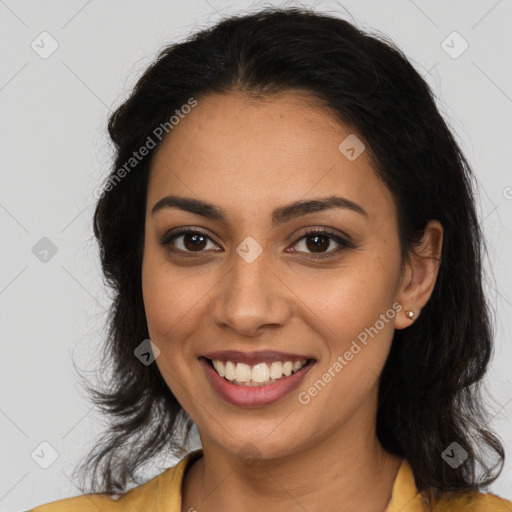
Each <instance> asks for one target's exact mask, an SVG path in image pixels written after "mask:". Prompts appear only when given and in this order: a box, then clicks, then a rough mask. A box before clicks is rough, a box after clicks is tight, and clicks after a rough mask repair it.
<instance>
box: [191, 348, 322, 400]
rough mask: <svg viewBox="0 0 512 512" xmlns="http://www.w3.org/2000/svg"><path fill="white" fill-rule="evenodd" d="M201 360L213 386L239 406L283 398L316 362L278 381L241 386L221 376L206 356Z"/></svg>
mask: <svg viewBox="0 0 512 512" xmlns="http://www.w3.org/2000/svg"><path fill="white" fill-rule="evenodd" d="M199 361H200V363H201V365H202V367H203V369H204V371H205V373H206V377H207V378H208V380H209V381H210V384H211V385H212V388H213V389H214V390H215V391H216V392H217V393H218V394H219V395H220V396H221V398H223V399H224V400H225V401H226V402H229V403H230V404H233V405H237V406H239V407H261V406H264V405H270V404H273V403H275V402H277V401H279V400H282V399H283V398H284V397H286V396H288V395H289V394H290V393H291V392H292V391H293V390H294V389H295V388H296V387H297V386H298V385H299V384H300V382H301V381H302V379H303V378H304V377H305V376H306V374H307V373H308V372H309V370H311V368H312V367H313V365H314V364H315V362H314V361H309V362H308V363H307V364H306V365H305V366H303V367H302V368H301V369H300V370H299V371H298V372H296V373H293V374H292V375H290V376H288V377H281V378H280V379H279V380H278V381H276V382H274V383H272V384H267V385H266V386H240V385H237V384H231V382H229V381H227V380H226V379H225V378H224V377H221V376H220V375H219V374H218V373H217V372H216V371H215V370H214V369H213V368H212V367H211V366H210V363H208V361H207V360H206V359H205V358H203V357H201V358H200V359H199Z"/></svg>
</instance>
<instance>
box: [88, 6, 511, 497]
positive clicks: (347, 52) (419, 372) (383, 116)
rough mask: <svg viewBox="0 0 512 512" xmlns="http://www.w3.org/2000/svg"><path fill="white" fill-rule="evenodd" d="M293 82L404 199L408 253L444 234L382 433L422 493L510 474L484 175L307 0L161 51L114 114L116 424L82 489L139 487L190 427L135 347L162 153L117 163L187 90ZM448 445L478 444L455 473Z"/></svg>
mask: <svg viewBox="0 0 512 512" xmlns="http://www.w3.org/2000/svg"><path fill="white" fill-rule="evenodd" d="M293 90H301V91H307V92H309V94H311V95H312V96H314V97H315V98H318V99H320V100H321V101H322V102H323V104H325V105H326V107H329V108H331V109H333V111H335V112H336V113H337V115H338V116H339V119H340V120H341V121H342V122H344V123H346V124H348V125H349V126H351V127H354V129H355V130H356V133H358V135H359V136H360V137H361V138H362V139H363V140H364V141H365V144H366V146H367V149H368V150H369V152H370V153H369V154H370V155H371V157H372V160H373V162H374V170H375V172H376V173H377V175H378V176H379V177H380V178H381V179H382V180H383V181H384V183H385V184H386V185H387V186H388V187H389V189H390V191H391V192H392V194H393V196H394V199H395V202H396V206H397V209H398V232H399V237H400V244H401V249H402V257H403V258H406V256H407V254H408V253H409V251H412V250H414V248H415V246H417V244H418V242H419V240H420V239H421V236H422V234H423V230H424V228H425V226H426V224H427V222H428V221H429V220H431V219H436V220H438V221H439V222H440V223H441V224H442V226H443V228H444V240H443V251H442V260H441V263H440V268H439V274H438V279H437V282H436V285H435V288H434V290H433V293H432V296H431V298H430V300H429V302H428V303H427V304H426V306H425V307H424V308H423V310H422V312H421V315H420V317H419V318H418V320H417V321H416V322H415V323H414V324H412V325H411V326H410V327H408V328H407V329H403V330H398V331H395V333H394V338H393V342H392V346H391V350H390V353H389V356H388V359H387V362H386V365H385V367H384V370H383V373H382V375H381V378H380V388H379V404H378V412H377V434H378V437H379V440H380V442H381V443H382V445H383V446H384V448H385V449H387V450H388V451H389V452H391V453H393V454H396V455H398V456H400V457H403V458H405V459H406V460H407V461H408V462H409V464H410V465H411V467H412V469H413V472H414V476H415V480H416V485H417V487H418V489H419V490H420V491H423V492H424V493H425V494H426V495H431V496H438V495H440V494H441V493H443V492H446V491H455V490H470V489H482V488H483V487H484V486H485V485H487V484H489V483H491V482H492V481H494V480H495V479H496V478H497V476H498V475H499V473H500V472H501V469H502V466H503V459H504V450H503V447H502V445H501V443H500V441H499V439H498V438H497V437H496V435H495V434H493V433H492V432H491V431H490V430H489V428H488V427H487V424H486V413H485V409H484V406H483V403H482V394H481V388H480V386H481V381H482V377H483V376H484V374H485V372H486V369H487V366H488V363H489V360H490V357H491V352H492V337H493V333H492V329H491V317H490V308H489V307H488V304H487V299H486V297H485V296H484V292H483V286H482V279H483V266H482V259H483V255H484V251H485V243H484V239H483V235H482V232H481V228H480V226H479V221H478V218H477V214H476V210H475V197H474V192H473V183H472V181H473V179H474V176H473V175H472V172H471V169H470V167H469V165H468V163H467V161H466V159H465V157H464V156H463V154H462V152H461V149H460V148H459V146H458V144H457V142H456V141H455V139H454V136H453V135H452V133H451V131H450V129H449V128H448V126H447V124H446V122H445V121H444V120H443V118H442V116H441V115H440V113H439V111H438V109H437V108H436V101H435V97H434V95H433V93H432V91H431V90H430V88H429V86H428V85H427V83H426V82H425V80H424V79H423V78H422V77H421V75H420V74H419V73H418V72H417V71H416V70H415V69H414V67H413V66H412V65H411V63H410V62H409V61H408V59H407V58H406V57H405V56H404V54H403V53H402V52H401V51H400V50H399V49H398V48H397V47H396V46H395V45H394V44H393V43H392V42H391V41H389V40H388V39H387V38H386V37H385V36H383V35H378V34H370V33H367V32H363V31H362V30H360V29H358V28H356V27H355V26H354V25H353V24H351V23H349V22H347V21H344V20H343V19H340V18H337V17H335V16H331V15H327V14H322V13H316V12H314V11H313V10H312V9H302V8H288V9H280V8H265V9H262V10H260V11H258V12H255V13H251V14H246V15H239V16H233V17H230V18H227V19H223V20H222V21H220V22H219V23H218V24H217V25H215V26H214V27H213V28H210V29H207V30H203V31H201V32H199V33H197V34H194V35H193V36H191V37H190V38H189V39H188V40H186V41H184V42H182V43H179V44H172V45H170V46H167V47H165V48H164V49H163V50H162V51H161V53H160V54H159V55H158V57H157V59H155V61H154V62H153V63H152V64H151V65H150V67H149V68H148V69H147V70H146V71H145V72H144V74H143V75H142V77H141V78H140V79H139V81H138V83H137V84H136V86H135V88H134V89H133V91H132V93H131V95H130V97H129V98H128V99H127V100H126V101H125V102H124V103H123V104H122V105H121V106H119V107H118V108H117V109H116V111H115V112H114V113H113V114H112V115H111V117H110V119H109V123H108V131H109V134H110V137H111V139H112V141H113V144H114V146H115V151H116V157H115V162H114V165H113V167H112V172H111V174H110V176H109V178H108V179H107V181H106V182H105V184H104V188H103V190H102V192H101V194H100V198H99V200H98V202H97V207H96V211H95V214H94V233H95V236H96V238H97V240H98V243H99V247H100V252H101V264H102V268H103V272H104V275H105V279H106V283H107V285H108V286H109V287H110V289H111V291H112V294H113V303H112V306H111V309H110V316H109V324H108V336H107V337H106V339H105V354H104V359H103V360H104V369H103V370H102V371H103V372H104V374H105V375H106V374H107V373H108V375H109V379H108V381H107V383H106V384H105V385H104V386H103V387H102V389H98V387H96V388H90V389H89V392H90V393H91V396H92V401H93V402H94V404H95V405H97V406H98V407H99V408H100V410H101V411H102V412H104V413H106V415H107V417H108V418H109V420H110V428H109V429H108V430H107V431H106V432H104V434H103V436H102V437H101V439H99V440H98V442H97V443H96V446H95V447H94V449H93V450H92V452H91V453H90V454H89V456H88V458H87V459H86V460H85V461H84V464H83V465H82V467H81V474H82V476H84V475H85V478H87V479H89V480H90V485H88V486H87V485H84V484H83V485H82V489H83V490H84V491H85V492H104V493H108V494H122V493H124V492H125V491H126V490H127V486H128V485H131V484H133V483H136V484H139V483H141V482H140V481H139V480H138V477H137V470H138V469H139V468H140V467H141V466H142V465H143V464H144V463H146V462H148V461H151V460H152V458H153V457H154V456H156V455H157V454H161V453H168V454H170V455H172V456H175V457H181V456H182V455H183V454H184V449H183V446H184V443H185V441H186V440H187V439H188V438H189V434H190V432H191V427H192V422H191V420H190V418H189V417H188V416H187V414H186V413H185V411H183V409H182V407H181V406H180V404H179V403H178V401H177V400H176V398H175V397H174V396H173V395H172V393H171V392H170V390H169V388H168V386H167V385H166V383H165V381H164V380H163V378H162V376H161V375H160V372H159V370H158V367H157V365H156V364H151V365H148V366H146V365H144V364H141V362H140V361H139V360H138V359H137V358H136V357H135V356H134V349H135V348H136V347H137V346H138V345H139V344H140V343H141V342H142V341H143V340H145V339H147V338H149V335H148V328H147V322H146V317H145V312H144V304H143V300H142V287H141V263H142V253H143V243H144V220H145V208H146V193H147V183H148V175H149V171H150V168H151V161H152V155H153V154H154V151H155V150H154V149H152V150H151V151H150V154H149V155H148V156H147V157H145V158H144V159H142V160H141V161H140V162H138V163H137V165H135V166H134V167H133V168H132V169H130V171H129V172H127V173H123V174H125V175H123V177H122V179H118V178H119V172H118V171H119V169H121V168H123V166H125V169H126V163H127V162H128V161H130V158H132V157H133V152H134V151H137V150H139V148H141V147H142V146H144V145H147V141H148V137H152V139H153V140H154V139H155V129H157V128H158V127H159V126H162V125H165V123H168V122H169V119H170V117H171V116H172V115H173V113H174V112H175V111H176V110H179V109H180V108H181V107H182V105H185V104H187V102H189V101H190V98H195V99H196V101H198V104H199V105H200V103H201V96H202V95H205V94H210V93H218V94H229V93H230V92H232V91H241V92H244V93H246V94H248V95H263V96H265V95H271V94H273V93H279V92H283V91H293ZM170 136H172V133H171V135H170ZM156 147H158V144H157V145H156ZM114 175H116V176H117V178H116V182H115V184H114V182H113V181H112V178H113V177H114ZM453 442H457V443H458V444H460V445H461V446H462V447H463V448H464V450H465V451H466V452H467V454H468V458H467V460H466V461H465V462H464V463H463V464H461V465H459V466H458V467H455V468H454V467H451V465H449V464H447V463H446V462H445V460H443V457H442V453H443V451H444V450H445V449H446V448H447V447H448V446H449V445H450V444H451V443H453Z"/></svg>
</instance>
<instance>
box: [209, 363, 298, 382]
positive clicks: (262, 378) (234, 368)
mask: <svg viewBox="0 0 512 512" xmlns="http://www.w3.org/2000/svg"><path fill="white" fill-rule="evenodd" d="M212 363H213V367H214V368H215V370H216V371H217V373H218V374H219V375H220V376H221V377H224V378H226V379H227V380H235V381H237V382H241V383H243V382H251V381H252V382H253V383H262V382H267V381H270V380H271V381H272V382H273V381H274V380H276V379H280V378H281V377H282V376H283V375H285V376H286V377H288V376H289V375H291V374H292V373H295V372H297V371H298V370H300V369H301V368H302V367H303V366H304V365H305V364H306V363H307V360H306V359H305V360H303V361H295V362H292V361H286V362H284V363H282V362H280V361H274V362H273V363H272V364H271V365H270V366H268V365H267V363H258V364H255V365H254V366H253V367H252V368H251V366H249V365H248V364H245V363H233V362H231V361H226V362H224V361H219V360H213V361H212Z"/></svg>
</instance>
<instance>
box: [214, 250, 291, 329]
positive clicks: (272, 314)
mask: <svg viewBox="0 0 512 512" xmlns="http://www.w3.org/2000/svg"><path fill="white" fill-rule="evenodd" d="M233 260H234V261H233V266H232V267H231V270H230V271H229V272H228V273H227V274H226V275H225V276H224V278H223V279H222V280H221V282H220V283H219V285H218V286H217V287H215V290H216V295H214V297H213V298H212V301H211V303H210V304H211V306H210V307H211V313H212V319H213V322H214V323H215V324H216V325H217V326H219V327H221V328H223V329H230V330H232V331H234V332H236V333H237V334H238V335H239V336H240V335H242V336H249V337H252V336H258V335H260V334H261V333H262V332H263V331H264V330H265V329H267V328H276V327H282V326H283V325H285V324H286V323H287V321H288V320H289V319H290V318H291V316H292V314H293V293H292V292H291V291H290V289H289V288H288V287H287V286H286V284H285V283H284V282H283V280H282V279H281V277H280V276H278V275H277V272H276V271H275V270H273V269H272V268H271V262H269V261H268V259H267V258H266V256H265V251H264V252H263V253H262V254H261V255H260V256H259V257H258V258H257V259H256V260H255V261H252V262H251V263H248V262H247V261H245V260H244V259H243V258H241V257H240V256H238V254H236V253H235V254H234V256H233Z"/></svg>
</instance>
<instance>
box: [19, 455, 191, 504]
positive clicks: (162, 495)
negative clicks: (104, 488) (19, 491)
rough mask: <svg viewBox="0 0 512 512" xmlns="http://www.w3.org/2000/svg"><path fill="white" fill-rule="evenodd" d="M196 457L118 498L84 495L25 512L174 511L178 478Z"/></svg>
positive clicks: (179, 482) (178, 490) (177, 496)
mask: <svg viewBox="0 0 512 512" xmlns="http://www.w3.org/2000/svg"><path fill="white" fill-rule="evenodd" d="M198 456H199V453H198V452H192V453H189V454H188V455H187V456H185V457H184V458H183V459H182V460H181V461H180V462H179V463H178V464H176V465H175V466H173V467H170V468H168V469H166V470H165V471H164V472H163V473H161V474H159V475H158V476H156V477H154V478H153V479H151V480H149V481H148V482H146V483H145V484H142V485H139V486H138V487H134V488H133V489H130V490H129V491H128V492H126V493H125V494H123V495H122V496H121V497H111V496H109V495H107V494H84V495H82V496H76V497H74V498H66V499H63V500H58V501H53V502H51V503H46V504H44V505H40V506H38V507H35V508H32V509H31V510H29V511H28V512H98V511H101V512H121V511H122V512H141V511H142V510H143V511H144V512H157V510H160V509H161V508H162V507H163V508H164V509H165V510H168V511H169V512H174V510H179V508H178V509H176V504H177V503H179V500H180V498H181V497H180V491H181V480H182V477H183V473H184V471H185V469H186V467H187V466H188V465H189V464H190V463H191V461H193V460H195V459H196V458H197V457H198Z"/></svg>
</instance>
